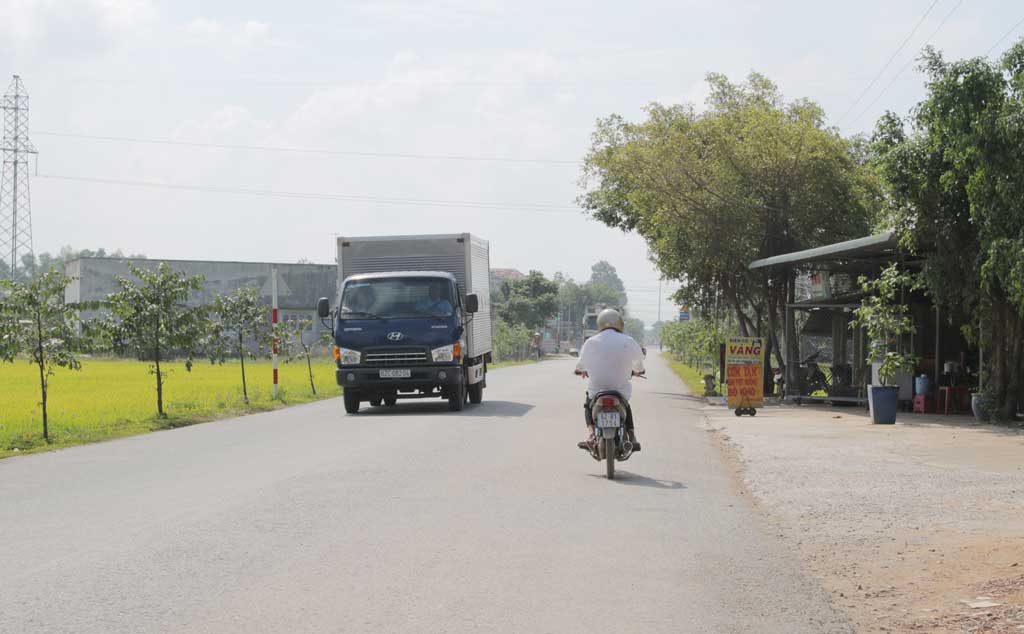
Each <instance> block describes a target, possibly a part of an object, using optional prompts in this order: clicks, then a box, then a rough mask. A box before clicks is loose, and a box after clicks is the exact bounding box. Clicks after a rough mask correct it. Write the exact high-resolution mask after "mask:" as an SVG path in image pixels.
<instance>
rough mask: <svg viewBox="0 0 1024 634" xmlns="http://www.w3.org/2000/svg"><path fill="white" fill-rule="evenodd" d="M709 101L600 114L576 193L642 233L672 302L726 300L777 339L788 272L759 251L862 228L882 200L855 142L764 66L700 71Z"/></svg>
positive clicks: (599, 213) (600, 216)
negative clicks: (740, 74)
mask: <svg viewBox="0 0 1024 634" xmlns="http://www.w3.org/2000/svg"><path fill="white" fill-rule="evenodd" d="M707 80H708V84H709V87H710V94H709V96H708V99H707V104H706V106H707V107H706V109H704V110H702V111H697V110H696V109H695V108H694V107H693V106H692V105H688V104H687V105H675V106H664V105H659V104H652V105H650V106H649V107H648V108H647V118H646V120H644V121H641V122H639V123H631V122H628V121H626V120H625V119H624V118H622V117H620V116H617V115H612V116H609V117H607V118H606V119H603V120H601V121H599V122H598V125H597V129H596V130H595V132H594V134H593V141H592V145H591V148H590V151H589V153H588V154H587V156H586V159H585V162H584V169H583V173H582V176H581V188H582V190H583V191H582V193H581V195H580V197H579V202H580V204H581V205H582V206H583V207H584V208H585V209H587V210H588V211H589V212H590V214H591V215H592V216H593V217H594V218H596V219H597V220H599V221H601V222H603V223H605V224H607V225H609V226H612V227H617V228H619V229H622V230H623V231H635V232H637V233H639V234H640V235H641V236H643V237H644V238H645V240H646V241H647V244H648V248H649V250H650V253H651V257H652V259H653V260H654V261H655V263H656V264H657V266H658V269H659V270H660V271H661V272H662V273H663V274H664V276H665V278H666V279H669V280H676V281H680V282H683V283H684V285H683V290H682V291H681V292H680V293H677V294H676V297H675V299H676V301H677V302H678V303H680V304H687V305H690V306H693V307H695V308H698V309H705V310H709V311H710V310H714V309H717V308H718V307H719V305H723V306H727V307H729V309H730V310H732V311H734V313H735V315H736V319H737V322H738V325H739V328H740V331H741V334H752V333H755V332H760V333H761V334H762V335H763V336H766V337H770V338H771V339H770V340H772V341H774V342H775V344H776V345H775V349H776V350H777V339H778V337H777V335H778V333H779V331H780V330H781V328H780V325H781V324H782V321H783V320H782V319H781V315H782V311H783V310H784V306H785V304H786V301H787V299H788V294H789V289H790V288H791V282H792V278H791V275H790V274H788V273H786V272H774V271H764V272H751V271H750V270H749V269H748V268H747V265H748V264H749V263H750V262H751V261H752V260H755V259H758V258H764V257H769V256H773V255H778V254H781V253H786V252H790V251H796V250H800V249H806V248H811V247H815V246H821V245H824V244H828V243H831V242H837V241H840V240H845V239H849V238H855V237H860V236H863V235H865V233H866V232H867V231H868V230H869V227H870V224H871V221H872V220H873V216H874V214H875V212H876V209H877V207H878V205H879V197H878V194H877V193H876V192H877V186H876V184H875V178H874V176H873V173H872V172H871V171H870V170H869V169H868V167H867V166H866V165H865V164H864V159H863V151H862V148H860V146H859V145H858V144H856V143H853V142H851V141H849V140H846V139H843V138H842V137H840V136H839V135H838V133H837V132H836V131H835V130H833V129H830V128H827V127H826V124H825V114H824V112H823V111H822V109H821V108H820V107H819V106H818V105H817V104H815V103H812V102H810V101H807V100H805V99H798V100H795V101H786V100H785V98H784V97H783V95H782V93H781V92H780V91H779V89H778V88H777V87H776V85H775V84H773V83H772V82H771V81H769V80H768V79H767V78H766V77H764V76H762V75H759V74H756V73H754V74H751V75H750V76H749V77H748V78H747V80H746V82H744V83H742V84H734V83H731V82H729V81H728V79H726V77H725V76H723V75H719V74H710V75H708V78H707Z"/></svg>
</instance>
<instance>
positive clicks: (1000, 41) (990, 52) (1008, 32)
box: [985, 18, 1024, 57]
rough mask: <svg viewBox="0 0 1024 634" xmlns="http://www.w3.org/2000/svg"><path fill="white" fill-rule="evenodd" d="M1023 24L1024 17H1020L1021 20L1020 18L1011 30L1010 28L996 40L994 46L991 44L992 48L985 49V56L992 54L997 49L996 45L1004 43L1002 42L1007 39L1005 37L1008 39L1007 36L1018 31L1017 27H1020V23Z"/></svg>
mask: <svg viewBox="0 0 1024 634" xmlns="http://www.w3.org/2000/svg"><path fill="white" fill-rule="evenodd" d="M1021 24H1024V18H1021V19H1020V20H1019V21H1018V22H1017V24H1014V25H1013V26H1012V27H1010V30H1009V31H1007V32H1006V33H1003V37H1001V38H999V39H998V40H996V43H995V44H993V45H992V46H991V47H990V48H989V49H988V50H987V51H985V57H988V56H989V55H991V54H992V51H994V50H995V49H996V47H997V46H999V45H1000V44H1002V43H1003V40H1005V39H1006V38H1007V37H1009V35H1010V34H1011V33H1013V32H1014V31H1016V30H1017V28H1018V27H1020V25H1021Z"/></svg>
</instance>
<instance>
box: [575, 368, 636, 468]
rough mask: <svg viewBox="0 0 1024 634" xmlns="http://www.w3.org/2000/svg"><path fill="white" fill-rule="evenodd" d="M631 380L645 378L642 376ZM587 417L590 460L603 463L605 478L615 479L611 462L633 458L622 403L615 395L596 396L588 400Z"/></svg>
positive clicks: (607, 392) (583, 374)
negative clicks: (590, 431) (591, 429)
mask: <svg viewBox="0 0 1024 634" xmlns="http://www.w3.org/2000/svg"><path fill="white" fill-rule="evenodd" d="M576 375H577V376H581V377H583V378H586V377H587V373H586V372H580V371H576ZM633 376H636V377H640V378H646V377H644V375H643V374H637V373H635V372H634V373H633ZM590 413H591V416H592V420H593V421H594V442H593V443H591V444H590V448H589V453H590V456H591V457H592V458H593V459H594V460H597V461H598V462H601V461H602V460H603V461H604V463H605V475H606V476H607V477H608V479H609V480H614V479H615V461H616V460H618V461H620V462H625V461H626V460H629V458H630V457H631V456H632V455H633V443H632V441H630V440H629V437H628V436H627V431H626V416H627V414H626V399H625V398H624V397H623V396H622V395H621V394H619V393H618V392H616V391H613V390H608V391H604V392H598V393H597V394H595V395H593V396H592V397H591V399H590Z"/></svg>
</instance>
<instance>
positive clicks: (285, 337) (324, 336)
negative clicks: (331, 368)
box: [275, 319, 334, 394]
mask: <svg viewBox="0 0 1024 634" xmlns="http://www.w3.org/2000/svg"><path fill="white" fill-rule="evenodd" d="M275 337H276V339H277V348H278V352H279V353H280V354H281V355H283V356H284V357H285V358H287V359H288V360H289V361H294V360H296V359H304V360H305V361H306V370H307V371H308V373H309V389H311V390H312V391H313V394H316V383H315V381H314V380H313V356H314V354H315V353H316V350H317V348H319V347H321V346H325V347H326V346H329V345H331V344H333V343H334V339H333V337H332V336H331V332H330V331H329V330H322V331H320V333H319V334H317V333H316V332H315V331H314V330H313V320H312V319H288V320H285V321H282V322H279V323H278V324H277V329H276V332H275Z"/></svg>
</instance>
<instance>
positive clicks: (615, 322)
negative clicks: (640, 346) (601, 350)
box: [597, 308, 626, 332]
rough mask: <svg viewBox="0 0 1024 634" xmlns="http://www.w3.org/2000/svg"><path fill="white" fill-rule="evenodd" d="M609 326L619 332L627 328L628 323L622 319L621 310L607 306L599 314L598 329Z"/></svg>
mask: <svg viewBox="0 0 1024 634" xmlns="http://www.w3.org/2000/svg"><path fill="white" fill-rule="evenodd" d="M608 328H611V329H613V330H617V331H619V332H622V331H623V330H625V329H626V324H625V322H623V321H622V315H620V314H619V311H617V310H615V309H612V308H605V309H604V310H602V311H601V313H600V314H599V315H598V316H597V329H598V330H607V329H608Z"/></svg>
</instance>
